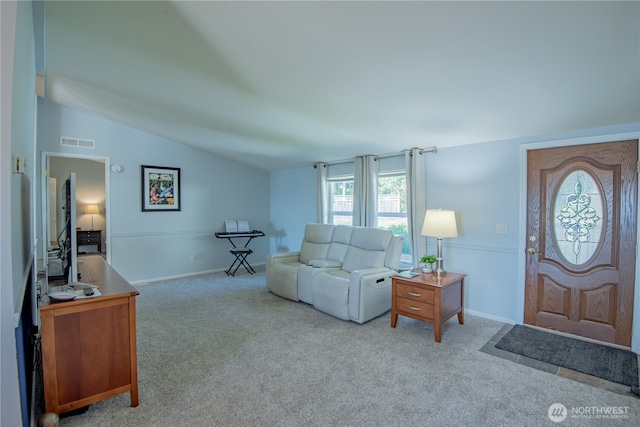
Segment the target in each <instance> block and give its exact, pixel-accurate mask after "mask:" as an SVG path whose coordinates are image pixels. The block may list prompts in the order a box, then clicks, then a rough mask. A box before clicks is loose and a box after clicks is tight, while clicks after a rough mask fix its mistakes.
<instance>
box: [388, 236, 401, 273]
mask: <svg viewBox="0 0 640 427" xmlns="http://www.w3.org/2000/svg"><path fill="white" fill-rule="evenodd" d="M403 243H404V237H402V236H393V238H392V239H391V243H389V250H388V251H387V256H386V258H385V260H384V266H385V267H387V268H390V269H392V270H396V271H397V270H398V269H399V268H400V257H401V256H402V244H403Z"/></svg>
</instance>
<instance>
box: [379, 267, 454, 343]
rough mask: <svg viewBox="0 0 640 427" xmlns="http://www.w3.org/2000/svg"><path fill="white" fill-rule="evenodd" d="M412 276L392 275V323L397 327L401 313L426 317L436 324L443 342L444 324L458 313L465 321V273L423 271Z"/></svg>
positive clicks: (438, 336) (408, 315) (437, 338)
mask: <svg viewBox="0 0 640 427" xmlns="http://www.w3.org/2000/svg"><path fill="white" fill-rule="evenodd" d="M415 272H418V273H420V274H419V275H417V276H415V277H412V278H405V277H400V276H392V277H391V286H392V289H391V292H392V294H391V327H392V328H395V327H396V323H397V322H398V315H399V314H401V315H403V316H407V317H411V318H413V319H417V320H422V321H423V322H427V323H431V324H432V325H433V333H434V335H435V340H436V342H440V339H441V335H442V324H443V323H444V322H446V321H447V320H448V319H450V318H451V317H453V316H454V315H455V314H457V315H458V323H460V324H461V325H462V324H464V311H463V310H464V309H463V291H464V278H465V277H466V275H465V274H458V273H449V272H448V273H446V274H445V275H442V276H440V277H439V276H438V275H437V274H435V273H421V272H420V270H419V269H416V270H415Z"/></svg>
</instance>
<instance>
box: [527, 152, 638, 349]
mask: <svg viewBox="0 0 640 427" xmlns="http://www.w3.org/2000/svg"><path fill="white" fill-rule="evenodd" d="M527 160H528V183H527V262H526V278H525V308H524V310H525V312H524V323H525V324H527V325H533V326H537V327H542V328H547V329H553V330H556V331H561V332H565V333H568V334H573V335H577V336H580V337H585V338H590V339H594V340H598V341H603V342H607V343H612V344H617V345H620V346H624V347H630V346H631V326H632V321H633V290H634V285H635V268H636V267H635V266H636V227H637V223H636V219H637V213H636V209H637V194H638V174H637V167H638V166H637V165H638V141H637V140H632V141H620V142H608V143H601V144H588V145H579V146H571V147H559V148H548V149H541V150H531V151H529V153H528V159H527Z"/></svg>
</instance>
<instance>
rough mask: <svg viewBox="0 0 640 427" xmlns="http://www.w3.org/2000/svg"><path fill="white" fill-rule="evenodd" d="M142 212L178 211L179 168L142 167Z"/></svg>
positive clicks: (179, 203) (179, 202) (179, 201)
mask: <svg viewBox="0 0 640 427" xmlns="http://www.w3.org/2000/svg"><path fill="white" fill-rule="evenodd" d="M140 170H141V172H142V176H141V185H142V192H141V196H142V212H166V211H180V210H181V205H182V203H181V200H180V168H172V167H165V166H149V165H142V166H141V168H140Z"/></svg>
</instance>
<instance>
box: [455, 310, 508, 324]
mask: <svg viewBox="0 0 640 427" xmlns="http://www.w3.org/2000/svg"><path fill="white" fill-rule="evenodd" d="M464 312H465V313H466V314H470V315H472V316H477V317H483V318H485V319H490V320H495V321H496V322H502V323H508V324H509V325H515V324H516V323H517V322H516V321H515V320H514V319H507V318H505V317H499V316H493V315H491V314H487V313H482V312H480V311H475V310H469V309H466V308H465V310H464Z"/></svg>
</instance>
